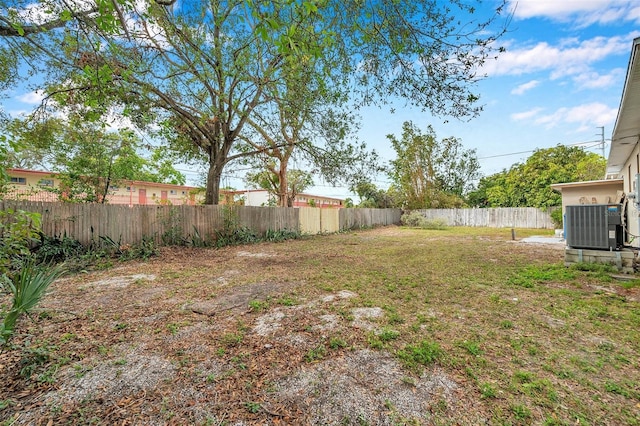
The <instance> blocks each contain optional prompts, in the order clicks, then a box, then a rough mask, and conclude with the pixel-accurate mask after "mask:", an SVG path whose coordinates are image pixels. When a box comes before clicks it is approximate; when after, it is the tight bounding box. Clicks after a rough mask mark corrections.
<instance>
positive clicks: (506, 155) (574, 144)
mask: <svg viewBox="0 0 640 426" xmlns="http://www.w3.org/2000/svg"><path fill="white" fill-rule="evenodd" d="M588 144H596V145H600V144H602V141H588V142H576V143H571V144H559V145H564V146H578V145H588ZM593 146H595V145H593ZM551 148H553V147H551ZM539 149H542V148H536V149H532V150H529V151H519V152H510V153H507V154H496V155H489V156H486V157H478V160H487V159H489V158H498V157H508V156H511V155H518V154H528V153H530V152H536V151H538V150H539Z"/></svg>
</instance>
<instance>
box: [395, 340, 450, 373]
mask: <svg viewBox="0 0 640 426" xmlns="http://www.w3.org/2000/svg"><path fill="white" fill-rule="evenodd" d="M443 354H444V352H443V351H442V349H440V345H439V344H438V343H437V342H431V341H429V340H422V341H421V342H419V343H418V344H417V345H407V346H405V347H404V349H401V350H399V351H398V352H397V356H398V358H400V360H401V361H402V363H403V364H404V365H405V366H406V367H407V368H409V369H412V370H417V369H418V368H419V367H420V366H429V365H431V364H433V363H434V362H436V361H437V360H438V359H440V358H441V357H442V355H443Z"/></svg>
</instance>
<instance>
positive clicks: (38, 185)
mask: <svg viewBox="0 0 640 426" xmlns="http://www.w3.org/2000/svg"><path fill="white" fill-rule="evenodd" d="M7 174H8V175H9V177H10V183H9V191H8V193H7V198H16V199H21V200H27V201H46V202H55V201H59V200H58V195H57V194H56V193H52V192H49V191H47V190H46V188H47V187H52V188H57V187H59V186H60V179H58V178H57V177H56V174H55V173H52V172H42V171H35V170H21V169H8V170H7ZM196 189H197V188H195V187H191V186H181V185H171V184H164V183H156V182H142V181H127V180H121V181H119V182H118V183H117V184H114V185H112V186H111V187H110V190H109V195H107V202H108V203H109V204H126V205H130V206H132V205H141V204H142V205H144V204H173V205H179V204H191V205H193V204H197V203H200V202H202V199H203V197H202V195H200V194H195V193H194V190H196Z"/></svg>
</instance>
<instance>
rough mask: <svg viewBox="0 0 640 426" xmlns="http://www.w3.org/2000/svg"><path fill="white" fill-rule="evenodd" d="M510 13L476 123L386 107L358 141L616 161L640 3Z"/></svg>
mask: <svg viewBox="0 0 640 426" xmlns="http://www.w3.org/2000/svg"><path fill="white" fill-rule="evenodd" d="M496 5H497V2H496V1H493V0H488V1H486V2H485V3H484V6H483V7H486V8H494V7H495V6H496ZM508 7H509V10H511V11H512V13H513V16H512V20H511V23H510V25H509V28H508V32H507V33H506V34H505V35H504V36H503V37H502V38H501V39H500V40H499V43H500V45H502V46H504V47H505V48H506V52H505V53H503V54H501V55H500V56H499V57H498V59H497V60H495V61H490V62H488V63H487V64H486V66H485V67H484V68H483V69H482V72H483V73H485V74H487V78H485V79H484V80H482V81H481V82H479V83H478V84H477V86H476V87H475V89H474V92H476V93H477V94H479V95H480V104H482V105H483V106H484V110H483V112H481V113H480V115H479V116H478V117H476V118H473V119H472V120H470V121H459V120H457V119H452V118H448V117H432V116H430V115H429V114H427V113H424V112H421V111H420V110H418V109H411V108H405V107H403V106H402V105H400V106H397V105H396V108H395V112H394V113H393V114H392V113H390V111H389V108H388V107H381V108H378V107H369V108H364V109H363V110H361V112H360V113H361V118H362V121H361V128H360V132H359V138H360V139H361V140H363V141H365V142H366V143H367V145H368V146H369V148H371V149H375V150H376V151H377V152H378V153H379V154H380V157H381V158H382V160H383V161H384V162H385V163H388V161H389V160H392V159H393V158H394V157H395V152H394V151H393V149H392V148H391V146H390V144H389V142H388V139H387V137H386V135H388V134H394V135H397V136H400V134H401V130H402V123H403V122H405V121H413V123H414V124H415V125H417V126H418V127H419V128H421V129H426V127H427V126H428V125H431V126H432V127H433V128H434V130H435V133H436V136H437V138H438V139H444V138H448V137H456V138H457V139H459V140H460V142H461V143H462V145H463V146H464V148H466V149H475V150H476V152H477V156H478V159H479V161H480V165H481V170H480V171H481V173H482V174H483V175H485V176H488V175H491V174H494V173H498V172H500V171H502V170H503V169H508V168H510V167H511V166H512V165H513V164H515V163H522V162H524V161H526V159H527V157H528V156H529V155H531V153H532V151H534V150H536V149H543V148H551V147H554V146H556V145H558V144H564V145H574V144H575V145H579V146H583V147H584V148H585V149H586V150H588V151H590V152H596V153H599V154H602V153H603V150H602V144H601V143H600V142H601V140H602V138H603V131H604V139H605V150H604V154H605V156H606V155H607V154H608V151H609V144H608V143H607V142H608V140H609V139H610V137H611V133H612V131H613V126H614V124H615V120H616V115H617V111H618V107H619V104H620V98H621V96H622V90H623V85H624V82H625V75H626V71H627V65H628V62H629V56H630V53H631V47H632V43H633V39H634V38H636V37H640V1H637V0H626V1H623V0H519V1H517V2H516V1H510V2H509V4H508ZM39 101H40V96H38V94H36V93H33V92H28V91H25V92H20V91H16V92H15V93H12V94H11V96H10V98H9V99H8V101H7V102H5V105H4V107H5V110H6V111H7V112H9V113H10V114H12V115H15V114H17V113H18V112H27V111H30V110H31V109H32V108H33V107H34V106H35V105H36V104H37V103H39ZM603 128H604V129H603ZM294 166H295V164H294ZM178 168H179V170H180V171H182V172H183V173H185V175H186V177H187V181H188V182H187V183H188V184H197V183H198V182H199V172H198V171H197V170H196V169H191V168H186V166H181V167H178ZM242 176H243V172H242V171H233V170H228V171H227V173H226V174H225V175H224V176H223V180H222V184H223V185H224V186H226V185H230V186H232V187H234V188H237V189H242V188H244V187H245V184H244V182H243V179H242ZM372 180H373V182H374V183H375V184H376V185H377V186H378V187H380V188H383V189H386V188H388V186H389V183H390V182H389V180H388V178H387V177H386V176H384V175H381V176H375V177H372ZM315 183H316V185H315V186H314V187H312V188H309V189H308V190H307V191H306V192H307V193H310V194H317V195H325V196H331V197H336V198H347V197H352V198H354V199H357V197H354V195H353V194H352V193H350V192H349V190H348V188H346V187H332V186H330V185H328V184H326V183H323V182H322V180H321V179H320V178H315Z"/></svg>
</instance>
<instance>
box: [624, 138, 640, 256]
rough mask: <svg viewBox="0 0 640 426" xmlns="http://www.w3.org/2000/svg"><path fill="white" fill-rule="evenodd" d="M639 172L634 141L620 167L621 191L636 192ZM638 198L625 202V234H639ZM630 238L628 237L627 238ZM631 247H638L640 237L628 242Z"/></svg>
mask: <svg viewBox="0 0 640 426" xmlns="http://www.w3.org/2000/svg"><path fill="white" fill-rule="evenodd" d="M639 173H640V147H639V145H638V143H636V146H635V148H634V149H633V151H632V152H631V155H630V156H629V158H627V161H626V162H625V165H624V167H623V169H622V177H623V179H624V184H623V191H624V192H625V194H631V193H634V192H636V179H635V177H636V174H639ZM634 201H635V202H638V201H640V200H629V203H628V204H627V234H630V235H640V223H639V221H640V210H639V209H638V207H637V205H636V203H635V202H634ZM629 239H630V238H629ZM630 245H631V246H633V247H640V239H635V240H633V241H632V242H631V244H630Z"/></svg>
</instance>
